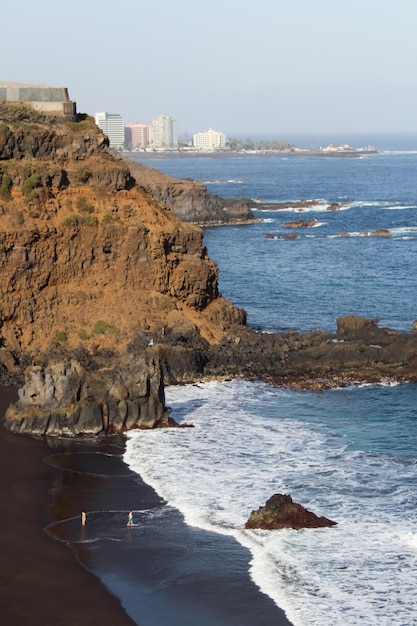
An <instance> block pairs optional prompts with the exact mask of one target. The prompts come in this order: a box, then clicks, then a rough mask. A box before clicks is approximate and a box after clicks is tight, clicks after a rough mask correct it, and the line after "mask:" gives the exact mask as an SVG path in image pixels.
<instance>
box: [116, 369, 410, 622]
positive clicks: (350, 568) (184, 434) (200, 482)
mask: <svg viewBox="0 0 417 626" xmlns="http://www.w3.org/2000/svg"><path fill="white" fill-rule="evenodd" d="M329 393H331V392H329ZM346 393H348V394H349V397H352V396H351V395H350V394H352V393H361V392H360V391H358V390H356V391H355V389H354V388H353V387H352V389H351V390H345V391H343V390H342V391H340V393H339V394H338V395H337V396H331V398H333V400H332V401H333V402H334V401H335V399H336V400H337V398H339V400H337V401H338V403H339V404H340V402H347V397H346ZM314 397H316V396H314V395H310V396H309V395H308V393H304V394H303V393H296V392H291V391H285V390H279V389H274V388H270V387H268V386H267V385H263V384H261V383H248V382H242V381H239V382H237V381H234V382H228V383H205V384H201V385H190V386H186V387H176V388H168V389H167V402H168V404H169V405H170V406H172V407H173V410H174V412H173V415H174V416H175V417H176V418H177V419H182V420H184V421H186V422H187V423H192V424H194V428H190V429H172V430H165V431H160V430H156V431H137V432H134V433H131V434H129V436H128V443H127V449H126V454H125V460H126V461H127V462H128V464H129V465H130V467H131V469H133V470H135V471H137V472H138V473H140V474H141V476H142V477H143V478H144V480H145V481H146V482H148V483H149V484H151V485H152V486H153V487H154V488H155V489H156V490H157V492H158V493H159V494H160V495H161V496H162V497H163V498H165V499H166V500H167V501H168V503H169V504H170V505H172V506H175V507H176V508H178V509H179V510H180V511H182V513H183V514H184V516H185V520H186V522H187V523H188V524H190V525H193V526H198V527H200V528H203V529H210V530H212V531H213V530H214V531H216V532H220V533H226V534H231V535H233V536H234V537H235V538H236V539H237V540H238V541H239V542H240V543H241V544H242V545H245V546H246V547H247V548H249V550H250V551H251V553H252V562H251V566H250V573H251V576H252V577H253V579H254V581H255V583H256V584H258V585H259V587H260V588H261V589H262V590H263V591H264V592H265V593H267V594H268V595H269V596H270V597H271V598H273V599H274V600H275V602H276V603H277V604H278V605H279V606H281V607H282V608H284V609H285V610H286V612H287V615H288V617H289V619H290V620H291V621H292V622H293V623H294V624H295V625H296V626H301V625H302V626H305V624H309V626H316V625H317V626H318V625H319V624H320V625H321V624H340V623H344V624H347V625H354V624H355V625H356V624H361V625H362V624H378V625H379V626H388V625H390V626H392V624H407V625H410V624H412V623H417V621H414V622H413V619H414V620H415V619H416V617H415V615H416V614H415V613H414V617H413V611H416V610H417V603H416V600H415V599H414V595H415V594H414V587H415V576H416V573H417V562H416V555H415V548H416V546H415V528H416V523H417V516H416V506H415V504H416V501H417V491H416V485H415V467H414V465H413V464H410V463H398V462H394V461H393V460H392V459H390V458H388V457H387V456H384V455H383V454H378V453H373V454H368V453H366V452H362V451H360V450H353V449H352V450H350V445H351V441H350V439H349V437H346V436H345V435H342V433H341V432H340V431H339V430H337V429H336V428H332V419H331V416H329V422H328V423H327V424H326V423H324V422H321V421H317V420H313V421H311V420H310V421H309V420H307V421H306V420H305V419H303V418H304V417H305V416H306V415H308V414H309V412H310V411H311V408H310V407H311V403H310V402H309V398H314ZM320 397H323V396H320ZM326 397H327V396H326ZM342 398H343V399H342ZM294 410H295V415H297V414H298V415H299V418H297V417H296V416H294ZM320 410H321V411H322V410H323V408H321V409H320ZM288 413H293V415H288ZM274 493H290V494H291V495H292V497H293V499H294V501H296V502H300V503H301V504H303V505H304V506H306V507H307V508H308V509H310V510H312V511H314V512H315V513H316V514H317V515H325V516H327V517H329V518H331V519H334V520H335V521H337V522H338V525H337V526H335V527H333V528H328V529H316V530H303V531H292V530H285V531H282V532H281V531H278V532H270V531H246V530H245V529H244V524H245V521H246V519H247V518H248V516H249V513H250V511H251V510H252V509H256V508H258V506H261V505H263V504H264V503H265V501H266V500H267V499H268V498H269V497H270V496H271V495H272V494H274Z"/></svg>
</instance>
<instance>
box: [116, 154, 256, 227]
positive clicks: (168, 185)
mask: <svg viewBox="0 0 417 626" xmlns="http://www.w3.org/2000/svg"><path fill="white" fill-rule="evenodd" d="M128 164H129V169H130V171H131V172H132V173H133V174H134V176H135V177H136V178H137V180H138V181H140V184H141V185H142V186H143V188H144V189H145V190H146V191H149V193H150V194H151V195H152V196H153V197H154V198H155V199H156V200H157V201H158V202H160V203H161V204H162V205H163V206H165V207H168V208H170V209H172V211H174V212H175V213H176V215H178V217H180V218H181V219H182V220H183V221H184V222H192V223H194V224H199V225H201V226H222V225H225V224H249V223H251V222H255V221H256V218H255V217H254V215H253V213H252V211H251V207H253V204H254V203H253V201H252V200H250V199H248V198H239V199H229V200H227V199H225V198H221V197H220V196H217V195H212V194H209V193H208V192H207V187H206V186H205V185H203V184H202V183H199V182H196V181H193V180H187V179H175V178H172V177H171V176H166V175H165V174H162V172H159V171H157V170H155V169H154V168H151V167H148V166H146V165H143V164H142V163H136V162H134V161H128Z"/></svg>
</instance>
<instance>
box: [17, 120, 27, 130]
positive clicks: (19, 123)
mask: <svg viewBox="0 0 417 626" xmlns="http://www.w3.org/2000/svg"><path fill="white" fill-rule="evenodd" d="M16 126H18V127H19V128H22V129H23V130H30V126H29V125H28V124H25V123H24V122H16Z"/></svg>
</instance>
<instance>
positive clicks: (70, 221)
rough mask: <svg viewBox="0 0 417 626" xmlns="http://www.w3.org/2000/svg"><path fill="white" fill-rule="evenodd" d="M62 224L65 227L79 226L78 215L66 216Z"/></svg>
mask: <svg viewBox="0 0 417 626" xmlns="http://www.w3.org/2000/svg"><path fill="white" fill-rule="evenodd" d="M61 224H62V225H63V226H77V224H78V218H77V216H76V215H66V216H65V217H64V218H63V219H62V222H61Z"/></svg>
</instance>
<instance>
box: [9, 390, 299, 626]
mask: <svg viewBox="0 0 417 626" xmlns="http://www.w3.org/2000/svg"><path fill="white" fill-rule="evenodd" d="M2 399H3V401H5V398H4V395H3V398H2V396H1V388H0V403H1V401H2ZM48 443H49V445H47V444H46V443H45V442H43V441H38V440H34V439H32V438H30V437H28V436H22V435H12V434H11V433H8V432H7V431H5V430H4V429H0V471H1V483H0V484H1V493H0V495H1V500H2V503H3V504H4V506H2V507H1V509H0V523H1V528H2V534H1V539H0V541H1V546H2V575H1V581H2V584H1V585H0V623H2V624H3V623H4V624H7V626H21V625H22V624H25V625H28V626H40V625H41V624H42V625H44V624H45V623H51V624H54V626H55V625H58V626H60V625H62V626H64V625H66V626H69V625H71V626H76V625H80V626H84V625H85V626H90V624H91V625H93V624H94V626H97V624H100V626H107V625H110V624H111V625H112V626H114V625H115V624H117V626H129V625H130V626H131V625H132V624H137V625H140V626H196V625H197V624H198V625H199V626H252V625H253V624H256V625H257V626H290V623H289V622H288V620H287V619H286V617H285V614H284V613H283V612H282V611H281V610H280V609H279V608H278V607H277V606H276V605H275V604H274V603H273V602H272V600H270V598H268V597H267V596H265V595H263V594H262V593H261V592H260V591H259V590H258V589H257V587H256V586H255V585H254V584H253V583H252V581H251V580H250V578H249V574H248V563H249V559H250V555H249V553H248V552H247V551H246V550H244V549H243V548H242V547H241V546H240V545H239V544H237V543H236V542H235V541H234V540H232V539H231V538H229V537H225V536H220V535H218V534H216V533H207V532H204V531H201V530H199V529H194V528H190V527H188V526H186V524H185V523H184V521H183V519H182V516H181V515H180V513H179V512H178V511H176V510H175V509H172V508H170V507H168V506H166V504H165V503H164V502H163V501H162V500H161V499H160V498H159V496H158V495H157V494H156V493H155V492H154V491H153V489H151V488H150V487H149V486H148V485H146V484H144V483H143V481H142V480H141V478H140V476H138V475H137V474H134V473H132V472H131V471H130V470H129V468H128V467H127V466H126V465H125V464H124V463H123V460H122V454H123V451H124V441H123V439H122V438H109V439H107V440H105V441H101V442H94V443H93V442H91V440H51V441H50V442H48ZM130 509H134V517H135V522H136V524H137V525H135V527H133V528H128V527H127V526H126V522H127V513H128V511H129V510H130ZM82 510H85V511H86V512H87V524H86V526H85V527H82V526H81V523H80V522H81V517H80V514H81V511H82ZM68 545H70V546H71V547H72V549H73V552H72V551H71V550H70V549H69V548H68ZM74 554H75V556H76V558H74ZM77 560H78V561H79V562H77ZM80 563H81V564H82V565H83V566H84V567H82V566H81V565H80ZM93 574H94V575H93ZM106 588H107V590H106ZM108 590H109V591H110V592H111V593H109V591H108Z"/></svg>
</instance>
